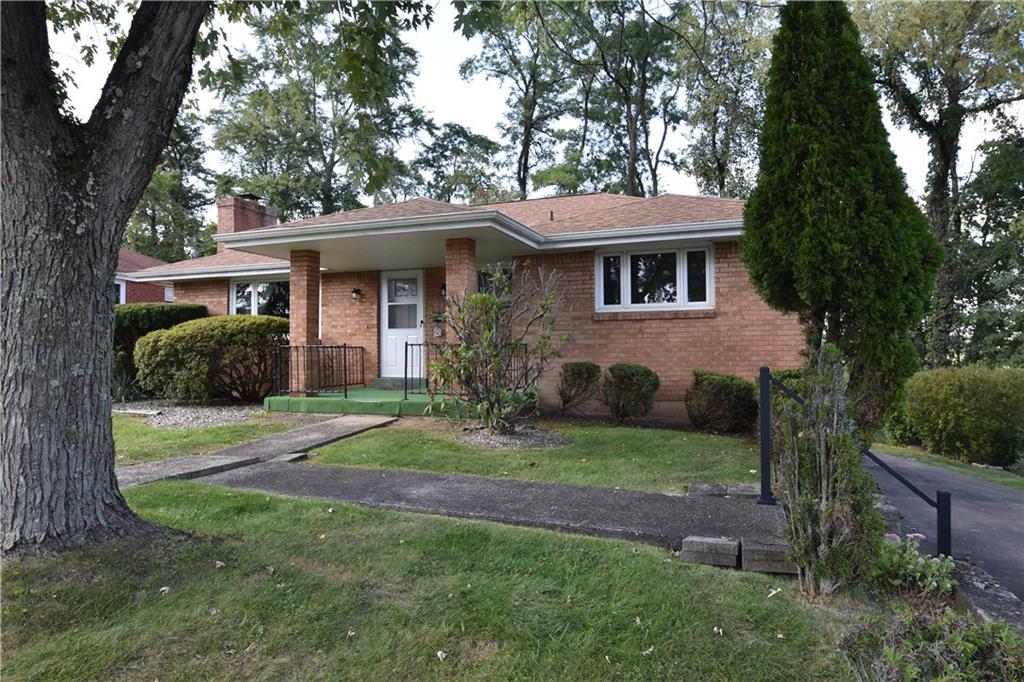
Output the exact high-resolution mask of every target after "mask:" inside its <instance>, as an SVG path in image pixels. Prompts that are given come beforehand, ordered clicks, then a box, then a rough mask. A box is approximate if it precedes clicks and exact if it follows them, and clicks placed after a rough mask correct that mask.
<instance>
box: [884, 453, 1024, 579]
mask: <svg viewBox="0 0 1024 682" xmlns="http://www.w3.org/2000/svg"><path fill="white" fill-rule="evenodd" d="M877 454H878V457H879V458H880V459H881V460H882V461H883V462H885V463H886V464H888V465H889V466H891V467H892V468H893V469H895V470H896V471H899V472H900V473H901V474H903V475H904V476H906V477H907V478H908V479H910V481H911V482H912V483H913V484H914V485H916V486H917V487H918V488H920V489H921V490H922V491H924V493H925V494H927V495H931V496H934V495H935V491H936V490H948V491H949V492H951V493H952V494H953V515H952V521H953V555H954V556H955V557H957V558H961V557H963V558H969V559H970V560H971V561H972V562H973V563H975V564H977V565H978V566H980V567H981V568H983V569H985V570H986V571H987V572H988V573H990V574H991V575H992V577H993V578H995V579H996V580H998V581H999V582H1000V584H1002V585H1003V586H1004V587H1006V588H1007V589H1009V590H1010V591H1011V592H1013V593H1014V594H1016V595H1017V596H1018V597H1024V491H1021V490H1014V489H1013V488H1008V487H1006V486H1003V485H999V484H998V483H990V482H988V481H982V480H980V479H977V478H974V477H972V476H966V475H964V474H961V473H958V472H956V471H951V470H950V469H944V468H942V467H937V466H932V465H930V464H925V463H923V462H918V461H916V460H912V459H909V458H903V457H894V456H892V455H883V454H881V453H877ZM864 466H865V468H866V469H867V470H868V471H869V472H871V474H872V475H873V476H874V477H875V480H877V481H878V485H879V487H880V488H881V489H882V492H883V493H884V494H885V496H886V497H888V498H889V502H890V504H892V505H893V506H894V507H896V508H897V509H898V510H899V511H900V514H901V515H902V516H903V531H904V533H911V532H918V533H921V534H923V535H925V536H926V540H925V541H924V542H923V543H922V545H921V546H922V549H924V550H925V551H927V552H929V553H932V552H934V551H935V539H936V538H935V510H934V509H932V508H931V507H929V506H928V505H927V504H925V503H924V502H923V501H922V500H921V499H920V498H919V497H917V495H915V494H914V493H912V492H910V490H908V489H907V488H906V487H904V486H903V484H902V483H900V482H899V481H897V480H896V479H895V478H893V477H892V476H890V475H889V474H888V473H886V472H885V471H883V470H882V468H881V467H879V466H878V465H877V464H875V463H874V462H872V461H870V460H868V459H867V458H865V460H864Z"/></svg>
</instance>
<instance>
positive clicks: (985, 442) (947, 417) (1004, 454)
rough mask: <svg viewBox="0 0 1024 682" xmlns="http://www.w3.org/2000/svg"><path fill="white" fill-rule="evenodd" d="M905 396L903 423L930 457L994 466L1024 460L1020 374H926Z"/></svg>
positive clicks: (1023, 377)
mask: <svg viewBox="0 0 1024 682" xmlns="http://www.w3.org/2000/svg"><path fill="white" fill-rule="evenodd" d="M906 390H907V410H906V414H907V421H908V422H909V424H910V426H911V428H913V429H914V431H916V432H917V434H919V435H920V437H921V442H922V443H923V444H924V446H925V447H926V448H927V449H928V450H929V451H930V452H931V453H933V454H936V455H942V456H944V457H951V458H954V459H959V460H962V461H966V462H976V463H978V464H990V465H993V466H1009V465H1011V464H1013V463H1014V462H1015V461H1016V460H1017V459H1018V458H1019V457H1020V456H1021V455H1022V454H1024V369H1020V368H1014V369H988V368H986V367H980V366H973V367H949V368H945V369H932V370H926V371H923V372H918V373H917V374H915V375H914V376H912V377H911V378H910V380H909V381H908V382H907V386H906Z"/></svg>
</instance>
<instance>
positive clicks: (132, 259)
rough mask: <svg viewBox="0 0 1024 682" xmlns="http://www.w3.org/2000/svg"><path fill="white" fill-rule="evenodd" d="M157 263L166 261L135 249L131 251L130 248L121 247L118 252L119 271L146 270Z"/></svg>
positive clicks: (160, 263)
mask: <svg viewBox="0 0 1024 682" xmlns="http://www.w3.org/2000/svg"><path fill="white" fill-rule="evenodd" d="M157 265H166V262H165V261H162V260H160V259H159V258H152V257H150V256H146V255H143V254H141V253H136V252H135V251H129V250H128V249H120V250H119V251H118V252H117V271H118V272H136V271H137V270H145V269H146V268H152V267H154V266H157Z"/></svg>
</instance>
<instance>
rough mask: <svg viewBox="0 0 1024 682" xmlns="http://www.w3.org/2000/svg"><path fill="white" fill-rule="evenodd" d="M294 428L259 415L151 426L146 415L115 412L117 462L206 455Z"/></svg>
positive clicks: (127, 462)
mask: <svg viewBox="0 0 1024 682" xmlns="http://www.w3.org/2000/svg"><path fill="white" fill-rule="evenodd" d="M292 427H294V424H292V423H291V422H289V421H287V420H283V419H278V418H274V419H270V418H267V417H257V418H255V419H252V420H249V421H246V422H241V423H238V424H229V425H226V426H210V427H207V428H204V429H167V428H159V427H156V426H150V425H148V424H147V423H146V419H145V417H139V416H133V415H126V414H114V445H115V447H116V449H117V464H118V465H127V464H138V463H140V462H149V461H152V460H157V459H167V458H169V457H180V456H181V455H204V454H206V453H209V452H215V451H217V450H221V449H223V448H227V447H231V446H232V445H238V444H239V443H244V442H245V441H247V440H255V439H257V438H263V437H264V436H269V435H270V434H272V433H280V432H281V431H287V430H288V429H290V428H292Z"/></svg>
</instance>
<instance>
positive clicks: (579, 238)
mask: <svg viewBox="0 0 1024 682" xmlns="http://www.w3.org/2000/svg"><path fill="white" fill-rule="evenodd" d="M742 232H743V221H742V220H717V221H705V222H697V223H680V224H674V225H651V226H645V227H630V228H617V229H608V230H587V231H578V232H566V233H562V234H553V235H543V234H540V233H539V232H537V231H535V230H533V229H531V228H529V227H527V226H526V225H523V224H522V223H520V222H517V221H515V220H513V219H512V218H509V217H508V216H507V215H505V214H503V213H501V212H498V211H486V210H474V211H460V212H457V213H445V214H440V215H432V216H412V217H405V218H392V219H379V220H365V221H359V222H349V223H333V224H324V225H304V226H297V227H265V228H260V229H256V230H249V231H245V232H237V233H233V234H222V235H215V236H214V239H215V240H216V241H217V242H219V243H221V244H224V246H226V247H228V248H230V249H235V250H238V251H245V252H248V253H254V254H259V255H262V256H270V257H272V258H278V259H281V260H282V261H285V262H284V263H283V264H276V263H268V264H261V265H239V266H226V267H225V266H220V267H211V268H182V269H181V270H180V271H172V270H167V269H164V270H163V271H162V272H160V273H153V274H151V275H146V274H144V271H143V273H135V277H136V278H137V279H138V281H162V282H170V281H175V280H178V281H180V280H190V279H210V278H213V277H242V276H250V275H251V276H259V275H279V274H287V273H288V264H287V261H288V260H289V259H290V257H291V252H292V251H297V250H310V251H317V252H319V253H320V265H321V269H324V270H328V271H335V272H349V271H368V270H403V269H410V268H423V267H433V266H440V265H444V262H445V245H444V242H445V240H446V239H454V238H459V237H466V238H471V239H474V240H475V241H476V254H477V260H479V261H480V262H484V263H490V262H496V261H500V260H505V259H509V258H513V257H516V256H524V255H529V254H531V253H538V252H558V251H578V250H583V249H602V248H613V247H616V246H621V245H627V244H643V243H663V242H686V241H714V240H722V239H735V238H736V237H738V236H740V234H742Z"/></svg>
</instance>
